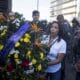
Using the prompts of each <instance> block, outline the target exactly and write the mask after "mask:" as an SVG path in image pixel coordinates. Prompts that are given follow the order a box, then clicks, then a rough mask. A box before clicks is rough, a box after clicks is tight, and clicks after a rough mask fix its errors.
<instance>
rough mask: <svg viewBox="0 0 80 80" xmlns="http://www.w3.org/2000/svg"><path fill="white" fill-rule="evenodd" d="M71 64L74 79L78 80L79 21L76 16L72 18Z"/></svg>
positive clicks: (79, 51)
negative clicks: (73, 70) (74, 75)
mask: <svg viewBox="0 0 80 80" xmlns="http://www.w3.org/2000/svg"><path fill="white" fill-rule="evenodd" d="M72 25H73V42H72V50H73V64H74V67H75V70H76V80H80V23H79V21H78V19H77V18H73V20H72Z"/></svg>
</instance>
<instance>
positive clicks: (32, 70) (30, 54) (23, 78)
mask: <svg viewBox="0 0 80 80" xmlns="http://www.w3.org/2000/svg"><path fill="white" fill-rule="evenodd" d="M19 20H20V19H19ZM12 26H13V25H12ZM3 31H4V30H3ZM36 31H37V30H36ZM5 32H6V33H7V31H5ZM31 32H32V31H28V32H26V33H25V34H24V35H23V36H22V37H21V38H20V39H19V41H18V42H16V44H15V47H14V48H13V49H12V50H11V51H10V53H9V54H8V55H7V57H6V61H5V65H4V66H2V65H0V75H1V76H2V77H1V78H2V79H3V80H4V79H6V80H39V79H40V74H42V73H44V71H45V69H46V68H47V62H48V60H47V58H46V56H47V53H46V52H45V51H44V48H43V45H42V44H41V43H39V42H38V44H37V45H36V44H35V43H36V41H37V40H38V38H37V37H36V39H35V43H32V36H31ZM8 33H9V32H8ZM8 33H7V35H9V34H8ZM11 33H12V34H13V33H14V31H12V32H11ZM1 34H2V33H1ZM1 39H2V38H1Z"/></svg>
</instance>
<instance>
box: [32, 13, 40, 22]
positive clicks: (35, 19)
mask: <svg viewBox="0 0 80 80" xmlns="http://www.w3.org/2000/svg"><path fill="white" fill-rule="evenodd" d="M32 17H33V21H39V14H38V13H36V14H35V15H33V16H32Z"/></svg>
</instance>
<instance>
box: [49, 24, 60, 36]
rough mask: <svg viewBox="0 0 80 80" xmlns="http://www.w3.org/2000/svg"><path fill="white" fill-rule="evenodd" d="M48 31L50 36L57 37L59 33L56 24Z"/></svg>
mask: <svg viewBox="0 0 80 80" xmlns="http://www.w3.org/2000/svg"><path fill="white" fill-rule="evenodd" d="M50 31H51V34H52V35H54V36H57V35H58V33H59V26H58V24H57V23H53V24H52V27H51V29H50Z"/></svg>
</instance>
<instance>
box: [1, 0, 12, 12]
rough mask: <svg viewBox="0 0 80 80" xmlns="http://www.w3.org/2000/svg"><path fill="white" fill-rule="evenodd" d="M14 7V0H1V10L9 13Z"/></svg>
mask: <svg viewBox="0 0 80 80" xmlns="http://www.w3.org/2000/svg"><path fill="white" fill-rule="evenodd" d="M11 9H12V0H0V12H3V13H8V12H10V11H11Z"/></svg>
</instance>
